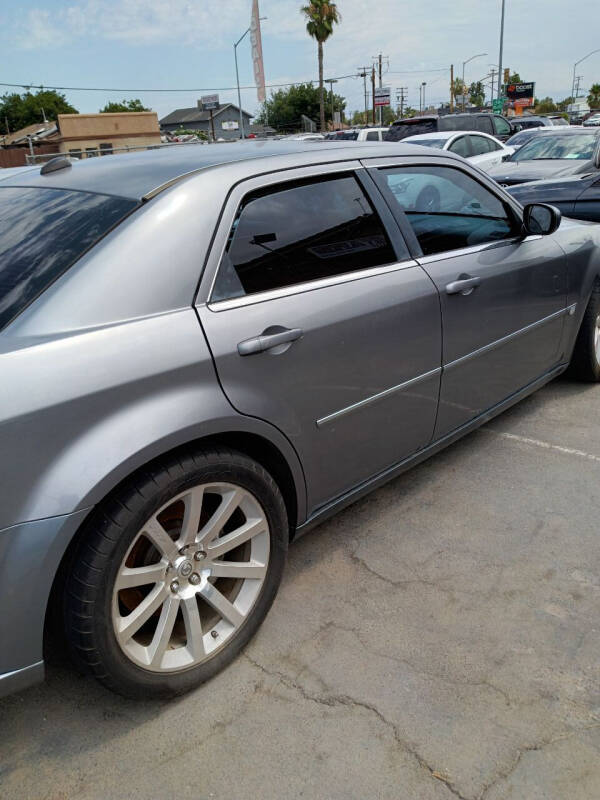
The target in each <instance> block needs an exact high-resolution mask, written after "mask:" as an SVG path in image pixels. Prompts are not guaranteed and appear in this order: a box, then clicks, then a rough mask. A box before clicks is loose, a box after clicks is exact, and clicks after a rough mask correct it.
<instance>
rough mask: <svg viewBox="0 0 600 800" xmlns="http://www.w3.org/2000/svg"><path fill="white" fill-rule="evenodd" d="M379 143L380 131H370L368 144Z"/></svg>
mask: <svg viewBox="0 0 600 800" xmlns="http://www.w3.org/2000/svg"><path fill="white" fill-rule="evenodd" d="M378 141H379V132H378V131H369V132H368V133H367V142H378Z"/></svg>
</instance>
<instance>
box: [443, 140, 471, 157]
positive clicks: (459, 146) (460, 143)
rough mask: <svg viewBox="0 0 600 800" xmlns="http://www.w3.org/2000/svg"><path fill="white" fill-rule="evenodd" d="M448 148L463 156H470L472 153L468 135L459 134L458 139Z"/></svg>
mask: <svg viewBox="0 0 600 800" xmlns="http://www.w3.org/2000/svg"><path fill="white" fill-rule="evenodd" d="M448 150H450V152H451V153H456V155H457V156H462V157H463V158H468V157H469V156H470V155H471V151H470V150H469V141H468V139H467V137H466V136H459V137H458V139H455V140H454V141H453V142H452V144H451V145H450V147H449V148H448Z"/></svg>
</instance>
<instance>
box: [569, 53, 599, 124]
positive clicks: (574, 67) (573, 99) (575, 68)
mask: <svg viewBox="0 0 600 800" xmlns="http://www.w3.org/2000/svg"><path fill="white" fill-rule="evenodd" d="M594 53H600V47H598V48H597V49H596V50H592V52H591V53H588V54H587V56H584V57H583V58H580V59H579V61H576V62H575V63H574V64H573V83H572V84H571V106H572V107H573V111H574V110H575V109H574V106H575V72H576V70H577V67H578V65H579V64H581V62H582V61H585V60H586V58H589V57H590V56H593V55H594ZM577 91H578V92H579V90H577ZM571 113H573V112H571Z"/></svg>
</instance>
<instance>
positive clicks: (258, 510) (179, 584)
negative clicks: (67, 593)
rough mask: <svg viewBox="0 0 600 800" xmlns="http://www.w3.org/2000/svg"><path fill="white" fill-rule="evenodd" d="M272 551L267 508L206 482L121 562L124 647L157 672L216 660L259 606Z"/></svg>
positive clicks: (145, 530)
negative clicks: (253, 610) (216, 654)
mask: <svg viewBox="0 0 600 800" xmlns="http://www.w3.org/2000/svg"><path fill="white" fill-rule="evenodd" d="M269 551H270V536H269V526H268V522H267V519H266V515H265V512H264V510H263V508H262V507H261V505H260V503H259V502H258V500H257V499H256V498H255V497H254V496H253V495H252V494H250V492H248V491H247V490H245V489H243V488H242V487H240V486H236V485H234V484H230V483H205V484H201V485H198V486H194V487H192V488H190V489H188V490H186V491H185V492H182V493H180V494H178V495H177V496H175V497H173V498H172V499H171V500H169V501H168V502H167V503H165V505H163V506H162V507H161V508H160V509H159V510H158V511H157V512H156V513H155V514H154V515H153V516H152V517H150V519H148V520H147V521H146V523H145V524H144V526H143V527H142V528H141V529H140V530H139V532H138V533H137V534H136V536H135V537H134V539H133V541H132V544H131V546H130V547H129V549H128V551H127V553H126V555H125V557H124V559H123V561H122V562H121V565H120V566H119V569H118V572H117V576H116V579H115V584H114V589H113V597H112V623H113V630H114V633H115V636H116V639H117V642H118V644H119V646H120V648H121V650H122V651H123V652H124V653H125V655H126V656H127V657H128V658H129V659H130V660H131V661H133V662H134V663H135V664H136V665H138V666H140V667H142V668H144V669H146V670H149V671H152V672H174V671H179V670H184V669H188V668H190V667H195V666H197V665H198V664H200V663H202V662H204V661H206V660H207V659H209V658H210V657H211V656H213V655H214V654H215V652H216V651H218V650H220V649H222V648H223V647H224V645H225V644H226V643H227V642H228V641H229V640H230V639H231V638H232V637H233V636H234V634H235V633H236V632H237V631H238V630H239V629H240V628H241V626H242V625H243V624H244V622H245V621H246V619H247V618H248V616H249V614H250V612H251V611H252V609H253V607H254V605H255V604H256V601H257V600H258V597H259V595H260V592H261V589H262V586H263V584H264V581H265V577H266V574H267V569H268V564H269Z"/></svg>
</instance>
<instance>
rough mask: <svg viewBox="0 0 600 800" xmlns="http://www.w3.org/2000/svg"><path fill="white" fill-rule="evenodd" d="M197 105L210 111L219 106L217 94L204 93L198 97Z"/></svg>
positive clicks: (203, 109)
mask: <svg viewBox="0 0 600 800" xmlns="http://www.w3.org/2000/svg"><path fill="white" fill-rule="evenodd" d="M198 105H199V106H200V107H201V109H202V111H212V110H214V109H215V108H218V107H219V95H218V94H205V95H204V97H201V98H200V101H199V103H198Z"/></svg>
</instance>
